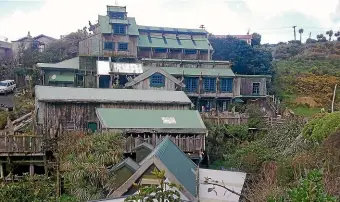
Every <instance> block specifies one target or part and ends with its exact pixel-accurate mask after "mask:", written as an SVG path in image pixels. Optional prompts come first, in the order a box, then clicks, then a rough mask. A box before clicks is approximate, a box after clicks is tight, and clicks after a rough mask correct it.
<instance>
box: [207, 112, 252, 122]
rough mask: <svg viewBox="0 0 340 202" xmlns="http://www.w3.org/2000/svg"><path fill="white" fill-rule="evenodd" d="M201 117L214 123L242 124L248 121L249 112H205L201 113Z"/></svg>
mask: <svg viewBox="0 0 340 202" xmlns="http://www.w3.org/2000/svg"><path fill="white" fill-rule="evenodd" d="M201 117H202V119H203V120H204V121H207V122H210V123H213V124H230V125H241V124H246V123H247V122H248V117H249V115H248V114H241V113H238V112H234V113H232V112H222V113H221V112H220V113H216V112H204V113H201Z"/></svg>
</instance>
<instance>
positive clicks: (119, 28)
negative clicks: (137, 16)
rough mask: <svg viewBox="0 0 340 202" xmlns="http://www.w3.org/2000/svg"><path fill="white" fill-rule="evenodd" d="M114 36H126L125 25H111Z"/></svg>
mask: <svg viewBox="0 0 340 202" xmlns="http://www.w3.org/2000/svg"><path fill="white" fill-rule="evenodd" d="M113 33H114V34H126V25H124V24H114V25H113Z"/></svg>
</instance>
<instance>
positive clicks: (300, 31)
mask: <svg viewBox="0 0 340 202" xmlns="http://www.w3.org/2000/svg"><path fill="white" fill-rule="evenodd" d="M302 33H303V29H302V28H301V29H299V34H300V42H301V40H302Z"/></svg>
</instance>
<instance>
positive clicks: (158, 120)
mask: <svg viewBox="0 0 340 202" xmlns="http://www.w3.org/2000/svg"><path fill="white" fill-rule="evenodd" d="M96 114H97V116H98V119H99V121H100V123H101V126H102V128H103V129H119V130H123V131H126V132H131V131H136V130H138V131H144V132H166V133H186V134H187V133H203V134H205V133H206V132H207V129H206V127H205V125H204V122H203V121H202V118H201V116H200V114H199V112H198V111H197V110H152V109H118V108H97V109H96Z"/></svg>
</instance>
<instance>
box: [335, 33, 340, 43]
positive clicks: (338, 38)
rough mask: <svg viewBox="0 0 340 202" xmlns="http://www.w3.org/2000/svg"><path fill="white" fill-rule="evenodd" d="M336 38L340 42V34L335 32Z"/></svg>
mask: <svg viewBox="0 0 340 202" xmlns="http://www.w3.org/2000/svg"><path fill="white" fill-rule="evenodd" d="M334 36H336V40H337V41H340V32H339V31H338V32H335V34H334Z"/></svg>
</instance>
